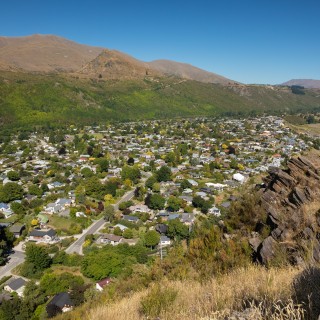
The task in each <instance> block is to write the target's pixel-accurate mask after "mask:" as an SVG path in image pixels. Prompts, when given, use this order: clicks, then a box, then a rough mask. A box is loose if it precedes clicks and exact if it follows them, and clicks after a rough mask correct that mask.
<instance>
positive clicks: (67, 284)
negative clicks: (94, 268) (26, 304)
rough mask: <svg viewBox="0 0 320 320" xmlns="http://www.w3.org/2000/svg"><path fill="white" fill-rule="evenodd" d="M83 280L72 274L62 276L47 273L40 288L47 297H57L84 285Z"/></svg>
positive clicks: (65, 273)
mask: <svg viewBox="0 0 320 320" xmlns="http://www.w3.org/2000/svg"><path fill="white" fill-rule="evenodd" d="M83 284H84V281H83V278H82V277H80V276H75V275H73V274H71V273H68V272H64V273H61V274H51V273H46V274H45V275H43V276H42V278H41V280H40V288H41V290H42V291H44V292H45V293H46V295H55V294H57V293H60V292H64V291H70V290H72V289H73V288H75V287H77V286H80V285H83Z"/></svg>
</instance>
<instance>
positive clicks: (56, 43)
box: [0, 35, 103, 72]
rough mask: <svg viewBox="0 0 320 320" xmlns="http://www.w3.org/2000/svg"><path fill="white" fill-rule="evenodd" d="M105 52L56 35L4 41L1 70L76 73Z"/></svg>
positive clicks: (0, 51)
mask: <svg viewBox="0 0 320 320" xmlns="http://www.w3.org/2000/svg"><path fill="white" fill-rule="evenodd" d="M102 50H103V48H98V47H92V46H86V45H82V44H78V43H76V42H73V41H70V40H67V39H64V38H61V37H57V36H54V35H32V36H27V37H14V38H11V37H0V68H1V69H2V70H24V71H27V72H70V71H76V70H79V69H80V68H81V67H82V65H83V64H85V63H88V62H90V61H91V60H92V59H94V58H95V57H97V55H99V54H100V53H101V52H102Z"/></svg>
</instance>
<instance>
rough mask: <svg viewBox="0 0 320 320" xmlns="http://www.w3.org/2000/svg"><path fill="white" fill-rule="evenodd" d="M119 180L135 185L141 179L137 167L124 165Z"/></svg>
mask: <svg viewBox="0 0 320 320" xmlns="http://www.w3.org/2000/svg"><path fill="white" fill-rule="evenodd" d="M121 178H122V180H123V181H124V180H126V179H130V180H131V181H133V182H134V183H137V182H138V180H139V179H140V178H141V172H140V170H139V168H138V167H137V166H135V165H134V166H128V165H125V166H124V167H123V168H122V170H121Z"/></svg>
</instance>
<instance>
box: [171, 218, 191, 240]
mask: <svg viewBox="0 0 320 320" xmlns="http://www.w3.org/2000/svg"><path fill="white" fill-rule="evenodd" d="M167 235H168V237H170V238H174V239H178V240H182V239H187V238H188V237H189V227H188V226H186V225H185V224H183V223H182V222H181V221H180V220H179V219H173V220H170V221H169V222H168V230H167Z"/></svg>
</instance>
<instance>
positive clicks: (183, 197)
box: [179, 196, 192, 205]
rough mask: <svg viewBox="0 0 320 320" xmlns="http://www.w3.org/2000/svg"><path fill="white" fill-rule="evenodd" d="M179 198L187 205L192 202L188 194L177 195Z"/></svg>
mask: <svg viewBox="0 0 320 320" xmlns="http://www.w3.org/2000/svg"><path fill="white" fill-rule="evenodd" d="M179 199H181V200H183V201H184V202H185V203H186V204H187V205H191V204H192V197H190V196H179Z"/></svg>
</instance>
